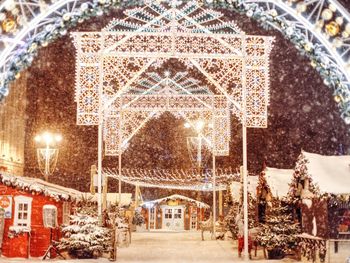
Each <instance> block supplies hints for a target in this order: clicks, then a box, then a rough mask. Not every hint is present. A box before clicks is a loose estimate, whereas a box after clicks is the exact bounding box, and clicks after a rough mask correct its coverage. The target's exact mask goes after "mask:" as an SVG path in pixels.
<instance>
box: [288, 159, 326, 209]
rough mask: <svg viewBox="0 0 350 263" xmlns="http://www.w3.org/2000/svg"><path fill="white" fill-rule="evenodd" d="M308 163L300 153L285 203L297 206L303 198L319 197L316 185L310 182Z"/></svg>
mask: <svg viewBox="0 0 350 263" xmlns="http://www.w3.org/2000/svg"><path fill="white" fill-rule="evenodd" d="M308 162H309V161H308V160H307V159H306V158H305V156H304V154H303V153H301V154H300V155H299V157H298V160H297V162H296V164H295V169H294V174H293V179H292V182H291V183H290V184H289V191H288V195H287V201H288V202H289V203H291V204H297V203H299V201H300V200H301V198H302V195H303V197H310V195H313V196H319V195H320V190H319V188H318V186H317V185H315V184H314V183H313V182H312V178H311V175H310V174H309V172H308V169H307V165H306V164H307V163H308Z"/></svg>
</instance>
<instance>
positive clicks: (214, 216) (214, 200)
mask: <svg viewBox="0 0 350 263" xmlns="http://www.w3.org/2000/svg"><path fill="white" fill-rule="evenodd" d="M215 166H216V164H215V151H214V150H213V239H214V240H215V239H216V226H215V223H216V171H215V169H216V168H215Z"/></svg>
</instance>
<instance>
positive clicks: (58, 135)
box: [55, 134, 62, 142]
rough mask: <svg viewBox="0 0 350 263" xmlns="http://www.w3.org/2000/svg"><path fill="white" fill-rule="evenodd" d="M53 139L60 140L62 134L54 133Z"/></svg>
mask: <svg viewBox="0 0 350 263" xmlns="http://www.w3.org/2000/svg"><path fill="white" fill-rule="evenodd" d="M55 140H56V142H60V141H62V135H61V134H56V135H55Z"/></svg>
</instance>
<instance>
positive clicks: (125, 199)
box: [86, 193, 132, 206]
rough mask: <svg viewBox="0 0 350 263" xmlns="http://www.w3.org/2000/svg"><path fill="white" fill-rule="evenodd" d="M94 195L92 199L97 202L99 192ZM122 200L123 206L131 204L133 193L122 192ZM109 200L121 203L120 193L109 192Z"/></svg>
mask: <svg viewBox="0 0 350 263" xmlns="http://www.w3.org/2000/svg"><path fill="white" fill-rule="evenodd" d="M86 194H89V193H86ZM92 196H93V197H92V201H96V202H97V200H98V199H97V198H98V196H99V193H96V194H94V195H92ZM121 200H122V201H121V206H129V205H130V204H131V201H132V193H121ZM107 202H108V203H111V204H115V203H119V193H107Z"/></svg>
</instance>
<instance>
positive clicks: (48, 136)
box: [43, 132, 53, 144]
mask: <svg viewBox="0 0 350 263" xmlns="http://www.w3.org/2000/svg"><path fill="white" fill-rule="evenodd" d="M43 139H44V142H45V143H47V144H50V143H51V142H52V141H53V138H52V135H51V134H50V133H48V132H45V133H44V134H43Z"/></svg>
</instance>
